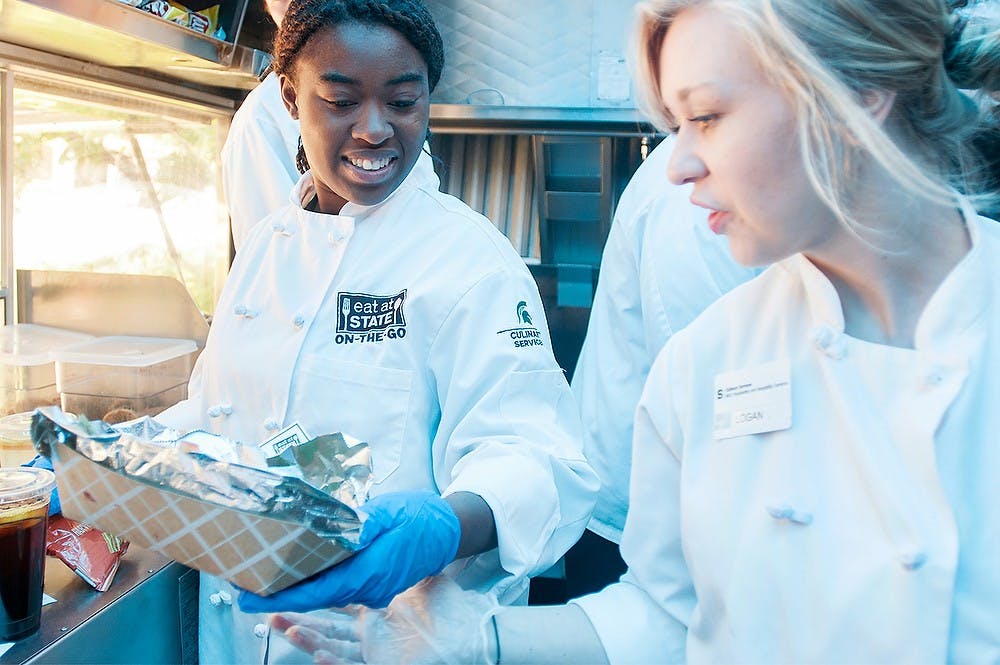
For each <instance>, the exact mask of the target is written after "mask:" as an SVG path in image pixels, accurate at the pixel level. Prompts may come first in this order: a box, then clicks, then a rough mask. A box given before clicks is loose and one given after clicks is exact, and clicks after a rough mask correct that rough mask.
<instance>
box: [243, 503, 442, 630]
mask: <svg viewBox="0 0 1000 665" xmlns="http://www.w3.org/2000/svg"><path fill="white" fill-rule="evenodd" d="M359 510H361V511H364V512H365V513H366V514H367V515H368V519H367V520H366V521H365V524H364V526H363V527H362V529H361V538H360V541H361V545H362V547H363V548H364V549H362V550H361V551H360V552H358V553H357V554H355V555H354V556H352V557H351V558H349V559H347V560H345V561H342V562H341V563H339V564H337V565H335V566H332V567H330V568H327V569H326V570H324V571H322V572H320V573H317V574H316V575H313V576H312V577H310V578H309V579H306V580H303V581H302V582H299V583H298V584H295V585H293V586H290V587H288V588H287V589H282V590H281V591H278V592H276V593H273V594H271V595H270V596H267V597H266V598H265V597H262V596H258V595H257V594H255V593H251V592H249V591H241V592H240V594H239V597H238V603H239V606H240V609H241V610H243V611H244V612H308V611H310V610H316V609H320V608H327V607H345V606H347V605H352V604H356V603H357V604H361V605H367V606H368V607H375V608H381V607H385V606H387V605H388V604H389V602H390V601H391V600H392V599H393V598H394V597H395V596H396V594H398V593H400V592H401V591H405V590H406V589H409V588H410V587H411V586H413V585H414V584H416V583H417V582H419V581H420V580H422V579H424V578H425V577H429V576H431V575H437V574H438V573H440V572H441V571H442V570H443V569H444V567H445V566H447V565H448V564H449V563H451V562H452V560H453V559H454V558H455V553H456V552H457V551H458V541H459V537H460V536H461V535H462V528H461V525H460V524H459V522H458V517H457V516H456V515H455V511H453V510H452V509H451V506H449V505H448V503H447V502H446V501H445V500H444V499H442V498H441V497H440V496H439V495H437V494H435V493H434V492H430V491H426V490H422V491H416V492H390V493H389V494H382V495H381V496H377V497H375V498H373V499H371V500H369V501H368V502H367V503H365V504H364V505H363V506H361V507H360V508H359Z"/></svg>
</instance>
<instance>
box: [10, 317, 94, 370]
mask: <svg viewBox="0 0 1000 665" xmlns="http://www.w3.org/2000/svg"><path fill="white" fill-rule="evenodd" d="M93 338H94V336H93V335H88V334H86V333H81V332H76V331H74V330H64V329H62V328H50V327H49V326H39V325H35V324H33V323H15V324H14V325H10V326H0V364H3V365H44V364H46V363H50V362H52V360H53V357H52V352H53V351H55V350H57V349H61V348H63V347H66V346H70V345H72V344H79V343H80V342H84V341H87V340H90V339H93Z"/></svg>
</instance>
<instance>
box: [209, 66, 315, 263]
mask: <svg viewBox="0 0 1000 665" xmlns="http://www.w3.org/2000/svg"><path fill="white" fill-rule="evenodd" d="M298 146H299V121H298V120H294V119H293V118H292V116H290V115H289V114H288V109H286V108H285V104H284V102H282V101H281V86H280V85H279V84H278V76H277V74H275V73H274V72H271V73H270V74H268V75H267V77H266V78H265V79H264V80H263V81H261V83H260V85H258V86H257V87H256V88H254V89H253V90H251V91H250V93H249V94H248V95H247V96H246V99H244V100H243V103H242V104H241V105H240V108H239V109H237V110H236V114H235V115H234V116H233V121H232V124H231V125H230V126H229V133H228V134H227V135H226V142H225V143H224V144H223V146H222V191H223V194H224V195H225V197H226V204H227V205H228V207H229V219H230V224H231V225H232V230H233V245H234V246H235V247H236V249H239V248H240V246H241V245H242V244H243V242H244V241H245V240H246V237H247V234H248V233H249V232H250V229H251V228H252V227H253V226H254V225H255V224H256V223H257V222H259V221H260V220H262V219H264V218H265V217H267V216H268V215H269V214H271V213H272V212H274V211H275V210H278V209H279V208H283V207H284V206H285V204H287V203H288V192H289V191H290V190H291V189H292V186H293V185H295V183H296V181H298V179H299V172H298V170H297V169H296V168H295V153H296V152H297V151H298Z"/></svg>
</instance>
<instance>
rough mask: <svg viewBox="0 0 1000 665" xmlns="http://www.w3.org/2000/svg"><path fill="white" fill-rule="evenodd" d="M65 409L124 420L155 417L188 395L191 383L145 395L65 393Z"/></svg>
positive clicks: (112, 420) (95, 417)
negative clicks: (188, 387) (123, 395)
mask: <svg viewBox="0 0 1000 665" xmlns="http://www.w3.org/2000/svg"><path fill="white" fill-rule="evenodd" d="M60 397H61V403H62V410H63V411H66V412H68V413H75V414H76V415H78V416H80V415H82V416H86V417H87V418H88V419H89V420H103V421H104V422H106V423H110V424H115V423H123V422H126V421H129V420H133V419H134V418H139V417H140V416H155V415H156V414H158V413H159V412H160V411H163V410H164V409H166V408H167V407H170V406H173V405H174V404H176V403H177V402H179V401H181V400H182V399H185V398H186V397H187V383H181V384H179V385H176V386H173V387H172V388H167V389H166V390H163V391H160V392H158V393H154V394H152V395H145V396H143V397H119V396H116V395H84V394H77V393H61V394H60Z"/></svg>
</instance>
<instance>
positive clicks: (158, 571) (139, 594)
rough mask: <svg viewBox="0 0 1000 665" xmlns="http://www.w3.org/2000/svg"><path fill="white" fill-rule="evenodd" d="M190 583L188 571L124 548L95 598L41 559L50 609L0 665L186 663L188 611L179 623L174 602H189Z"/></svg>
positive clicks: (60, 567)
mask: <svg viewBox="0 0 1000 665" xmlns="http://www.w3.org/2000/svg"><path fill="white" fill-rule="evenodd" d="M185 573H189V574H190V575H189V576H187V577H185ZM191 576H194V577H193V578H192V577H191ZM196 580H197V574H196V573H195V572H194V571H191V570H190V569H189V568H186V567H184V566H182V565H180V564H178V563H174V562H172V561H170V560H169V559H166V558H164V557H162V556H160V555H159V554H156V553H154V552H150V551H147V550H142V549H139V548H130V549H129V551H128V552H127V553H126V554H125V557H124V558H123V559H122V562H121V566H120V567H119V569H118V573H117V575H116V576H115V580H114V582H113V583H112V584H111V588H110V589H108V590H107V591H105V592H103V593H101V592H98V591H95V590H94V589H93V588H92V587H90V586H89V585H88V584H87V583H86V582H84V581H83V580H82V579H80V577H78V576H77V575H76V573H74V572H73V571H71V570H70V569H69V568H68V567H67V566H66V565H65V564H63V563H62V562H61V561H59V560H58V559H55V558H52V557H49V558H47V559H46V562H45V593H47V594H48V595H50V596H52V597H53V598H55V599H56V601H57V602H55V603H51V604H49V605H46V606H45V607H43V608H42V626H41V629H40V630H39V631H38V632H37V633H35V634H34V635H31V636H29V637H26V638H24V639H22V640H19V641H18V642H16V643H15V644H14V646H12V647H11V648H10V649H9V650H8V651H7V652H6V653H4V654H3V655H2V656H0V663H59V664H60V665H63V664H65V665H69V664H73V663H109V664H110V663H130V664H131V663H183V662H193V658H192V657H191V655H190V651H189V649H190V648H191V646H190V644H191V643H190V642H188V641H186V640H183V639H182V637H183V636H185V635H191V631H192V630H194V631H195V633H196V631H197V614H196V609H195V608H194V607H192V608H191V612H189V613H187V616H186V621H184V622H182V618H181V607H182V598H184V599H188V598H191V597H193V598H195V599H196V598H197V587H194V588H193V592H192V590H191V588H190V587H189V586H188V585H190V584H191V583H196ZM192 593H193V596H192V595H191V594H192ZM195 605H196V603H195ZM191 621H194V625H191V623H190V622H191ZM195 637H196V635H195ZM182 642H183V643H184V647H185V648H184V649H182ZM193 648H194V649H197V643H196V642H194V647H193ZM185 653H187V654H188V655H187V657H185Z"/></svg>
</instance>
